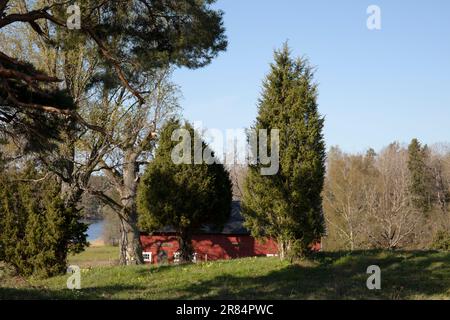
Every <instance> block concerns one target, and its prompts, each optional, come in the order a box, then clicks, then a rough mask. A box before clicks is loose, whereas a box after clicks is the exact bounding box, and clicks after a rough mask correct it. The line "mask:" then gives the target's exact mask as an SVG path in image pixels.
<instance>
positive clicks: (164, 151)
mask: <svg viewBox="0 0 450 320" xmlns="http://www.w3.org/2000/svg"><path fill="white" fill-rule="evenodd" d="M180 128H182V129H186V130H187V131H188V132H189V133H190V136H191V142H192V143H191V146H190V150H191V155H193V154H194V152H193V151H194V135H196V136H197V138H198V139H199V140H200V141H201V139H200V137H198V133H197V132H195V131H194V129H193V128H192V126H191V125H190V124H189V123H186V124H185V125H184V126H182V125H181V124H180V123H179V121H177V120H171V121H169V122H168V123H167V124H166V125H165V127H164V128H163V129H162V131H161V138H160V140H159V142H158V149H157V151H156V157H155V159H154V160H153V161H152V163H151V164H150V165H149V166H148V167H147V170H146V172H145V174H144V176H143V177H142V179H141V183H140V186H139V191H138V204H139V224H140V226H141V228H142V229H143V230H145V231H149V232H153V231H156V230H158V229H160V228H163V227H166V226H171V227H173V228H174V229H175V230H176V231H177V232H178V235H179V244H180V251H181V259H182V260H183V261H190V257H191V254H192V246H191V237H192V234H193V233H194V232H195V231H199V230H200V229H201V228H202V226H204V225H205V224H211V225H214V226H216V227H219V228H220V227H221V226H222V225H223V224H224V223H225V222H226V221H227V219H228V217H229V215H230V211H231V200H232V193H231V181H230V178H229V175H228V171H226V169H225V168H224V166H223V165H222V164H219V163H213V164H207V163H206V162H204V161H202V163H201V164H194V161H193V160H194V159H193V156H192V157H191V162H190V163H189V164H188V163H183V164H175V163H174V162H173V161H172V158H171V154H172V150H173V149H174V147H175V146H176V145H178V143H179V142H176V141H172V140H171V136H172V132H173V131H174V130H175V129H180ZM199 145H200V146H202V150H205V148H208V147H207V145H206V144H205V143H204V142H203V141H201V143H199ZM208 150H209V149H208ZM211 154H212V156H213V158H214V154H213V153H211Z"/></svg>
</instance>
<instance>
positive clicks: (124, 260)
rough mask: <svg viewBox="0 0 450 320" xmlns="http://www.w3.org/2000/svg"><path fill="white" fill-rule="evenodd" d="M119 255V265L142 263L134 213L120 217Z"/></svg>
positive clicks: (138, 233)
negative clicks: (130, 215) (131, 215)
mask: <svg viewBox="0 0 450 320" xmlns="http://www.w3.org/2000/svg"><path fill="white" fill-rule="evenodd" d="M119 247H120V257H119V263H120V264H121V265H134V264H142V263H144V259H143V257H142V246H141V240H140V232H139V229H138V228H137V221H136V214H134V217H127V219H126V220H125V219H123V218H121V219H120V243H119Z"/></svg>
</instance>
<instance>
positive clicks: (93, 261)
mask: <svg viewBox="0 0 450 320" xmlns="http://www.w3.org/2000/svg"><path fill="white" fill-rule="evenodd" d="M118 257H119V248H118V247H112V246H99V247H89V248H87V249H86V250H85V251H83V252H82V253H79V254H76V255H71V256H69V264H74V265H78V266H80V268H89V267H98V266H113V265H117V264H118V261H119V259H118Z"/></svg>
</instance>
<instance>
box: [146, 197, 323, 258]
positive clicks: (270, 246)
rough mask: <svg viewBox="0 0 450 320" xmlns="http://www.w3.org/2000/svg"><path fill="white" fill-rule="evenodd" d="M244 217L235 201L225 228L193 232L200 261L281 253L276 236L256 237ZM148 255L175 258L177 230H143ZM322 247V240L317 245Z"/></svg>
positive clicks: (193, 241) (195, 248)
mask: <svg viewBox="0 0 450 320" xmlns="http://www.w3.org/2000/svg"><path fill="white" fill-rule="evenodd" d="M243 222H244V218H243V217H242V215H241V214H240V205H239V202H238V201H233V204H232V210H231V214H230V218H229V221H228V222H227V223H226V224H225V226H224V228H223V230H222V231H221V232H211V229H210V228H207V227H205V228H204V230H203V232H199V233H198V234H195V235H193V237H192V246H193V248H194V252H195V256H196V260H197V261H207V260H218V259H233V258H243V257H256V256H274V255H277V253H278V248H277V244H276V242H275V241H274V240H272V239H268V240H265V241H263V240H256V239H255V238H253V237H252V236H251V235H250V233H249V232H248V230H246V229H245V228H244V227H243ZM141 243H142V246H143V251H144V259H145V260H146V261H147V262H149V263H162V262H169V263H170V262H173V260H174V255H175V253H176V252H177V251H178V249H179V245H178V238H177V234H176V233H175V232H174V231H173V230H171V228H166V229H165V230H161V231H158V232H154V233H152V234H145V233H142V234H141ZM313 250H316V251H319V250H320V242H317V243H316V244H314V246H313Z"/></svg>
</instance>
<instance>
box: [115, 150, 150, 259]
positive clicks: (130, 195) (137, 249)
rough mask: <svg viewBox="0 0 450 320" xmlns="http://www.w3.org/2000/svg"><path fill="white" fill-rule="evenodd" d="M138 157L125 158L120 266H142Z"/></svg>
mask: <svg viewBox="0 0 450 320" xmlns="http://www.w3.org/2000/svg"><path fill="white" fill-rule="evenodd" d="M136 159H137V155H136V154H135V153H132V152H130V153H128V154H126V156H125V164H124V166H123V186H122V188H121V190H120V195H121V203H122V206H123V209H122V212H121V214H120V220H121V228H120V232H121V235H120V264H121V265H133V264H142V263H144V259H143V257H142V246H141V240H140V231H139V228H138V226H137V221H138V215H137V208H136V207H137V206H136V195H137V185H138V181H139V178H138V172H137V166H136Z"/></svg>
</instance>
